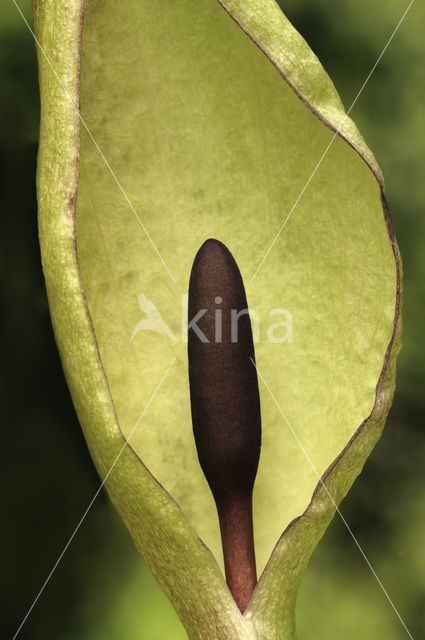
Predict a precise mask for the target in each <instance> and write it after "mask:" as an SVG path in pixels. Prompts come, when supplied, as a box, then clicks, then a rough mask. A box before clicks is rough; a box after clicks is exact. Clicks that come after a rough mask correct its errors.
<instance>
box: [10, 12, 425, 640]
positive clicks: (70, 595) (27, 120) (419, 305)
mask: <svg viewBox="0 0 425 640" xmlns="http://www.w3.org/2000/svg"><path fill="white" fill-rule="evenodd" d="M280 5H281V6H282V8H283V9H284V10H285V13H286V14H287V16H288V17H289V19H290V20H291V21H292V22H293V24H294V25H295V26H296V27H297V29H298V30H299V31H300V32H301V33H302V34H303V36H304V37H305V38H306V40H307V41H308V42H309V43H310V45H311V47H312V48H313V50H314V51H315V52H316V53H317V55H318V56H319V58H320V59H321V61H322V63H323V64H324V66H325V68H326V69H327V71H328V73H329V74H330V76H331V78H332V79H333V80H334V83H335V85H336V87H337V89H338V91H339V92H340V95H341V97H342V99H343V102H344V104H345V106H346V108H349V107H350V106H351V104H352V102H353V100H354V98H355V97H356V95H357V93H358V91H359V89H360V87H361V86H362V84H363V82H364V81H365V80H366V78H367V75H368V74H369V72H370V70H371V69H372V67H373V65H374V64H375V62H376V60H377V57H378V55H379V54H380V53H381V51H382V49H383V48H384V46H385V44H386V43H387V41H388V39H389V37H390V36H391V34H392V32H393V30H394V28H395V26H396V24H397V22H398V21H399V19H400V18H401V16H402V14H403V12H404V10H405V9H406V7H407V5H408V2H407V0H403V1H402V0H385V1H384V0H376V1H375V2H374V3H373V4H371V3H370V2H369V1H368V0H343V2H341V0H320V1H318V2H313V1H312V0H281V1H280ZM19 6H20V7H21V9H22V10H23V12H24V14H25V16H26V17H27V18H28V20H29V21H30V24H31V10H30V2H28V1H27V0H25V1H23V0H21V1H20V3H19ZM424 23H425V7H424V6H423V5H421V4H420V3H415V4H414V5H413V7H412V9H411V11H410V13H409V14H408V16H407V18H406V20H405V22H404V23H403V24H402V26H401V28H400V30H399V32H398V33H397V34H396V35H395V37H394V40H393V41H392V42H391V44H390V45H389V47H388V50H387V51H386V53H385V55H384V56H383V58H382V60H381V62H380V63H379V65H378V67H377V69H376V70H375V72H374V74H373V76H372V78H371V79H370V81H369V83H368V84H367V86H366V87H365V89H364V91H363V92H362V94H361V96H360V98H359V99H358V101H357V103H356V105H355V107H354V108H353V111H352V113H351V115H352V117H353V118H354V120H355V121H356V122H357V124H358V125H359V127H360V130H361V131H362V133H363V135H364V136H365V138H366V140H367V142H368V144H369V146H370V147H371V148H372V149H373V150H374V152H375V154H376V157H377V159H378V162H379V163H380V164H381V166H382V168H383V171H384V174H385V176H386V181H387V197H388V201H389V205H390V210H391V213H392V217H393V223H394V227H395V231H396V235H397V238H398V241H399V244H400V247H401V252H402V256H403V260H404V272H405V301H404V325H405V330H404V350H403V351H402V354H401V357H400V361H399V377H398V390H397V393H396V399H395V402H394V406H393V409H392V411H391V413H390V418H389V421H388V424H387V427H386V430H385V432H384V436H383V438H382V440H381V442H380V443H379V445H378V446H377V448H376V449H375V451H374V453H373V455H372V457H371V458H370V460H369V461H368V463H367V464H366V467H365V470H364V472H363V474H362V475H361V476H360V478H359V479H358V480H357V481H356V483H355V485H354V487H353V489H352V490H351V492H350V494H349V496H348V497H347V499H346V500H345V501H344V502H343V504H342V508H341V511H342V513H343V515H344V517H345V519H346V520H347V522H348V523H349V524H350V527H351V528H352V531H353V533H354V535H355V536H356V538H357V539H358V541H359V544H360V545H361V547H362V548H363V550H364V552H365V553H366V555H367V557H368V558H369V560H370V562H371V564H372V565H373V567H374V570H375V571H376V573H377V575H378V576H379V577H380V579H381V580H382V583H383V585H384V586H385V588H386V589H387V591H388V594H389V595H390V597H391V599H392V600H393V602H394V604H395V606H396V607H397V609H398V611H399V613H400V615H401V616H402V618H403V620H404V621H405V623H406V625H407V627H408V629H409V631H410V633H411V634H412V636H413V637H414V638H423V637H425V611H424V609H425V607H424V605H425V547H424V542H423V541H424V540H425V464H424V463H425V429H424V426H423V425H424V416H425V394H424V391H423V390H424V388H425V372H424V369H425V368H424V362H425V345H424V340H423V326H424V317H425V296H424V293H423V282H424V281H425V260H424V254H423V246H424V236H425V217H424V216H423V215H422V214H423V210H424V205H425V195H424V189H423V175H422V174H423V167H424V166H425V122H424V111H423V104H424V103H425V46H424V41H423V24H424ZM0 81H1V88H2V100H1V102H0V149H1V161H2V170H1V172H0V179H1V189H0V198H1V212H2V217H1V224H2V238H3V248H2V259H1V270H2V276H3V278H2V280H3V300H2V301H3V314H2V317H3V327H4V328H3V335H4V336H6V339H5V340H4V342H3V359H2V361H3V363H4V367H3V379H4V384H3V385H2V390H3V397H2V406H3V413H4V420H3V424H4V427H3V431H4V440H5V446H4V447H3V456H2V458H3V459H2V475H3V478H2V487H3V491H2V512H3V526H2V532H1V534H2V540H1V548H2V551H3V558H2V578H3V579H2V591H1V601H2V604H3V616H2V617H3V621H2V625H3V629H2V631H3V633H2V636H3V637H8V638H12V637H13V636H14V634H15V632H16V630H17V629H18V627H19V625H20V623H21V621H22V619H23V618H24V616H25V614H26V613H27V611H28V608H29V607H30V605H31V603H32V602H33V600H34V598H35V597H36V595H37V593H38V592H39V591H40V589H41V587H42V585H43V582H44V581H45V579H46V578H47V576H48V574H49V572H50V570H51V569H52V567H53V566H54V564H55V562H56V560H57V558H58V556H59V554H60V553H61V551H62V550H63V548H64V546H65V544H66V543H67V541H68V539H69V536H70V535H71V533H72V531H73V530H74V529H75V527H76V526H77V524H78V522H79V521H80V519H81V517H82V515H83V513H84V511H85V509H86V508H87V506H88V505H89V503H90V501H91V499H92V497H93V496H94V494H95V492H96V490H97V489H98V486H99V479H98V477H97V475H96V472H95V471H94V468H93V465H92V463H91V461H90V458H89V455H88V452H87V449H86V446H85V443H84V440H83V437H82V435H81V430H80V428H79V425H78V422H77V419H76V417H75V413H74V410H73V407H72V403H71V400H70V397H69V393H68V391H67V387H66V385H65V382H64V379H63V375H62V372H61V367H60V362H59V359H58V355H57V352H56V347H55V345H54V341H53V335H52V330H51V324H50V319H49V314H48V308H47V302H46V296H45V290H44V284H43V278H42V274H41V266H40V255H39V249H38V243H37V228H36V198H35V184H34V176H35V166H36V153H37V134H38V118H39V104H38V90H37V71H36V58H35V49H34V43H33V41H32V38H31V34H30V33H29V31H28V29H27V27H26V26H25V24H24V22H23V20H22V18H21V17H20V15H19V13H18V12H17V10H16V7H15V6H14V5H13V2H12V0H0ZM298 627H299V638H300V640H309V639H312V638H314V640H325V639H326V640H331V639H333V638H339V637H344V638H345V639H346V640H354V639H356V640H357V639H358V638H365V639H366V638H373V639H374V640H384V639H385V640H399V639H400V640H401V639H403V638H406V637H408V636H407V633H406V631H405V630H404V629H403V626H402V624H401V622H400V621H399V619H398V618H397V615H396V613H395V612H394V610H393V609H392V607H391V605H390V603H389V602H388V600H387V599H386V597H385V595H384V593H383V591H382V589H381V588H380V587H379V584H378V583H377V581H376V579H375V577H374V576H373V574H372V572H371V571H370V569H369V567H368V566H367V564H366V562H365V560H364V559H363V557H362V555H361V554H360V551H359V549H358V548H357V547H356V545H355V543H354V541H353V539H352V538H351V536H350V534H349V533H348V531H347V529H346V528H345V526H344V524H343V522H342V521H341V519H340V518H339V517H338V516H336V517H335V519H334V521H333V523H332V525H331V527H330V529H329V530H328V532H327V534H326V535H325V537H324V539H323V541H322V542H321V543H320V545H319V547H318V549H317V551H316V552H315V553H314V555H313V558H312V561H311V564H310V567H309V569H308V571H307V573H306V576H305V578H304V580H303V583H302V586H301V590H300V596H299V602H298ZM185 637H186V636H185V633H184V631H183V629H182V627H181V625H180V623H179V621H178V620H177V618H176V615H175V613H174V611H173V609H172V608H171V606H170V605H169V604H168V601H167V600H166V598H165V596H164V595H163V594H162V592H161V591H160V590H159V588H158V586H157V585H156V583H155V581H154V580H153V578H152V576H151V575H150V573H149V571H148V570H147V568H146V567H145V566H144V564H143V562H142V560H141V559H140V557H139V555H138V554H137V552H136V551H135V549H134V548H133V545H132V542H131V540H130V538H129V536H128V534H127V532H126V531H125V529H124V527H123V525H122V524H121V522H120V520H119V518H118V517H117V515H116V514H115V512H114V510H113V508H112V507H111V505H110V504H109V502H108V500H107V498H106V496H105V494H104V493H102V494H101V495H100V496H99V497H98V498H97V500H96V501H95V503H94V505H93V507H92V509H91V510H90V512H89V513H88V515H87V517H86V519H85V520H84V522H83V524H82V525H81V528H80V529H79V530H78V532H77V533H76V535H75V538H74V539H73V540H72V542H71V544H70V545H69V548H68V549H67V551H66V553H65V554H64V556H63V558H62V560H61V562H60V563H59V565H58V567H57V569H56V570H55V572H54V574H53V576H52V578H51V580H50V581H49V583H48V585H47V586H46V589H45V590H44V591H43V593H42V594H41V596H40V598H39V600H38V601H37V603H36V604H35V606H34V609H33V610H32V611H31V614H30V616H29V617H28V619H27V621H26V623H25V625H24V626H23V627H22V630H21V631H20V634H19V638H21V639H22V640H25V638H31V639H32V640H38V639H39V638H40V639H41V638H43V640H44V639H45V638H58V639H60V640H77V639H78V640H115V639H117V640H118V639H119V640H136V638H137V639H138V640H165V639H167V640H183V639H184V638H185Z"/></svg>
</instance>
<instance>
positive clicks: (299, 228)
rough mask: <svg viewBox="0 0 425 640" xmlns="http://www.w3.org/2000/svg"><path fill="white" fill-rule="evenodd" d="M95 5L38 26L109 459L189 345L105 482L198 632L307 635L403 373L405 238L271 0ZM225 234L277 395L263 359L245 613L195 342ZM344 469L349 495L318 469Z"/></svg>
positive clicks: (75, 385) (67, 284)
mask: <svg viewBox="0 0 425 640" xmlns="http://www.w3.org/2000/svg"><path fill="white" fill-rule="evenodd" d="M83 4H84V3H82V2H80V1H78V2H77V1H76V0H68V1H67V2H64V1H62V0H61V1H55V2H54V1H53V0H49V1H47V0H45V1H43V2H42V1H39V2H36V3H35V26H36V34H37V37H38V39H39V41H40V44H41V45H42V47H43V49H44V51H45V53H46V55H47V56H48V58H49V60H50V61H51V62H52V64H53V66H54V68H55V71H56V72H57V74H58V76H59V78H60V80H61V83H62V86H61V84H60V83H59V82H58V79H57V78H56V77H55V75H54V74H53V72H52V70H51V68H50V67H49V65H48V63H47V61H46V58H45V57H44V55H43V54H42V53H40V52H39V64H40V85H41V100H42V122H41V140H40V153H39V169H38V198H39V207H40V240H41V246H42V255H43V267H44V272H45V277H46V283H47V289H48V295H49V302H50V306H51V312H52V318H53V323H54V328H55V333H56V337H57V341H58V345H59V349H60V352H61V356H62V360H63V364H64V369H65V372H66V376H67V379H68V382H69V386H70V388H71V392H72V395H73V399H74V403H75V406H76V408H77V411H78V415H79V418H80V421H81V424H82V426H83V429H84V433H85V436H86V439H87V442H88V444H89V447H90V451H91V453H92V456H93V459H94V461H95V463H96V466H97V468H98V470H99V473H100V476H101V477H102V479H103V478H104V477H105V476H106V474H107V473H108V472H109V470H110V468H111V466H112V465H113V464H114V462H115V460H116V458H117V456H118V455H119V454H120V452H121V450H122V448H123V445H124V443H125V439H126V438H127V437H128V436H129V435H130V434H131V433H132V431H133V428H134V426H135V424H136V423H137V421H138V419H139V417H140V415H141V414H142V413H143V411H144V409H145V407H146V406H147V405H148V404H149V403H150V400H151V398H152V394H154V392H155V390H156V389H157V387H158V385H159V383H160V381H161V380H162V378H163V376H164V374H165V372H166V371H167V370H168V367H170V364H171V363H172V364H171V367H170V368H169V370H168V373H167V375H166V377H165V379H164V380H163V382H162V384H161V385H160V387H159V388H158V389H157V391H156V395H155V397H154V398H153V400H152V402H151V403H150V404H149V406H148V408H147V410H146V411H145V413H144V415H143V418H142V419H141V421H140V423H139V425H138V427H137V429H136V430H135V431H134V433H133V435H132V437H131V440H130V443H129V444H128V445H127V446H126V447H125V448H124V450H123V451H122V453H121V455H120V457H119V459H118V461H117V462H116V464H115V466H114V468H113V470H112V472H111V473H110V475H109V476H108V478H107V482H106V486H107V489H108V491H109V494H110V496H111V498H112V500H113V502H114V504H115V505H116V507H117V509H118V511H119V512H120V514H121V516H122V518H123V520H124V521H125V522H126V524H127V526H128V528H129V530H130V532H131V534H132V536H133V538H134V540H135V543H136V545H137V547H138V549H139V550H140V551H141V553H142V554H143V556H144V558H145V559H146V561H147V563H148V564H149V566H150V567H151V569H152V571H153V573H154V574H155V576H156V578H157V579H158V581H159V583H160V584H161V586H162V587H163V589H164V591H165V592H166V593H167V595H168V597H169V598H170V600H171V601H172V603H173V605H174V606H175V608H176V610H177V611H178V613H179V615H180V617H181V619H182V621H183V623H184V625H185V627H186V629H187V631H188V633H189V636H190V638H193V639H195V638H202V639H203V640H214V639H220V640H221V639H223V640H224V639H229V640H230V639H232V640H234V638H241V639H244V640H245V639H251V638H252V639H254V638H258V639H260V638H261V640H265V639H267V640H278V639H279V640H281V639H282V640H283V639H284V640H293V638H294V637H295V621H294V608H295V597H296V591H297V587H298V583H299V580H300V577H301V575H302V572H303V570H304V568H305V565H306V564H307V561H308V559H309V557H310V554H311V552H312V550H313V549H314V547H315V545H316V544H317V542H318V540H319V539H320V537H321V536H322V535H323V532H324V531H325V529H326V526H327V524H328V523H329V521H330V519H331V518H332V516H333V513H334V511H335V504H338V503H339V502H340V500H341V499H342V498H343V497H344V495H345V494H346V492H347V491H348V489H349V487H350V486H351V484H352V482H353V480H354V478H355V477H356V475H357V474H358V473H359V472H360V470H361V468H362V466H363V464H364V461H365V460H366V458H367V456H368V454H369V453H370V451H371V449H372V448H373V446H374V444H375V443H376V441H377V439H378V438H379V435H380V433H381V430H382V427H383V423H384V420H385V417H386V414H387V411H388V408H389V405H390V402H391V398H392V393H393V388H394V378H395V356H396V354H397V352H398V349H399V343H400V336H399V333H400V322H399V315H398V308H399V258H398V252H397V248H396V244H395V241H394V240H393V237H392V231H391V227H390V225H389V221H388V216H387V212H386V209H385V202H384V200H383V199H382V189H383V183H382V176H381V172H380V170H379V167H378V165H377V163H376V161H375V159H374V157H373V155H372V153H371V152H370V150H369V149H368V148H367V146H366V145H365V143H364V141H363V139H362V138H361V136H360V134H359V132H358V131H357V129H356V127H355V125H354V124H353V122H352V121H351V120H350V119H349V118H346V116H345V113H344V110H343V107H342V105H341V102H340V100H339V98H338V95H337V94H336V92H335V89H334V87H333V85H332V83H331V81H330V80H329V78H328V77H327V75H326V73H325V72H324V70H323V68H322V67H321V65H320V63H319V62H318V60H317V58H316V57H315V56H314V54H313V53H312V52H311V51H310V49H309V48H308V46H307V45H306V43H305V42H304V40H303V39H302V38H301V37H300V35H299V34H298V33H297V32H296V31H295V30H294V29H293V27H292V26H291V25H290V24H289V23H288V21H287V20H286V19H285V17H284V16H283V14H282V13H281V11H280V10H279V8H278V7H277V5H276V4H275V3H274V2H273V1H272V0H262V1H261V2H259V1H257V0H245V1H242V0H239V1H237V0H234V1H229V2H223V3H219V2H218V1H217V0H182V1H181V2H178V3H175V2H171V1H170V0H161V2H147V1H145V0H143V1H140V0H139V1H138V2H126V3H116V2H111V1H109V0H108V1H107V2H100V1H98V0H89V1H88V2H86V3H85V6H84V7H83ZM220 4H222V5H223V6H220ZM223 8H224V9H226V11H225V10H224V9H223ZM83 9H84V13H85V15H84V22H83V21H82V11H83ZM232 18H234V19H232ZM248 34H249V35H250V36H251V38H250V37H248ZM80 53H81V55H80ZM300 98H301V99H300ZM79 102H80V104H81V114H82V117H83V119H84V122H85V123H86V125H87V127H88V128H89V130H90V132H91V133H92V135H93V136H94V139H95V140H96V143H97V145H98V147H96V145H95V144H94V142H93V140H92V139H91V137H90V136H89V135H88V133H87V131H86V130H85V128H84V126H82V125H80V122H79V119H78V114H77V111H76V108H75V105H76V104H78V103H79ZM339 128H340V129H341V135H339V136H337V137H336V138H335V140H334V141H333V143H332V144H331V146H330V147H329V150H328V152H327V154H326V156H325V158H324V159H323V161H322V163H321V165H320V167H319V169H318V171H317V172H316V173H315V175H314V177H313V178H312V180H311V182H310V184H309V186H308V188H307V189H306V191H305V192H304V194H303V196H302V198H301V199H300V200H299V203H298V204H297V207H296V209H295V210H294V212H293V214H292V216H291V218H290V220H289V221H288V223H287V224H286V226H285V228H284V229H283V231H282V233H281V235H280V236H279V238H278V240H277V242H276V244H275V245H274V246H273V249H272V250H271V251H270V254H269V255H268V257H267V260H266V261H265V262H264V264H263V266H262V268H261V269H260V270H259V271H258V274H257V275H256V276H255V278H254V279H252V276H253V275H254V273H255V272H256V269H257V267H258V265H259V264H260V262H261V260H262V258H263V256H264V255H265V253H266V251H267V249H268V248H269V246H270V244H271V242H272V240H273V238H274V237H275V236H276V234H277V232H278V231H279V229H280V227H281V226H282V224H283V222H284V221H285V219H286V217H287V215H288V213H289V212H290V211H291V209H292V207H293V205H294V203H295V202H296V201H297V198H298V196H299V195H300V193H301V191H302V189H303V187H304V186H305V184H306V182H307V180H308V179H309V177H310V176H311V174H312V172H313V171H314V169H315V167H316V166H317V163H318V162H319V160H320V158H321V157H322V155H323V153H324V151H325V150H326V148H327V147H328V145H329V143H330V142H331V140H332V138H333V136H334V131H335V130H337V129H339ZM99 149H100V150H101V152H102V153H103V154H104V157H105V158H106V159H107V162H108V163H109V165H110V168H111V169H112V171H113V173H114V175H115V176H116V178H117V180H118V181H119V184H120V185H121V186H122V188H123V190H124V192H125V193H126V194H127V196H128V198H129V201H130V202H131V204H132V205H133V207H134V211H133V210H132V209H131V208H130V206H129V202H128V201H127V200H126V199H125V198H124V196H123V193H122V191H121V190H120V188H119V186H118V185H117V182H116V181H115V179H114V177H113V176H112V174H111V171H110V169H109V168H108V166H107V165H106V164H105V162H104V160H103V159H102V157H101V155H100V153H99ZM135 212H137V215H138V216H139V217H140V220H142V222H143V225H144V227H145V229H146V230H147V231H148V233H149V234H150V238H151V240H152V241H153V243H154V244H155V246H156V248H157V250H158V251H159V253H160V255H161V256H162V258H163V259H164V260H165V262H166V265H167V267H168V269H169V271H170V272H171V274H172V277H171V275H170V273H169V272H168V271H167V269H166V268H165V266H164V264H163V262H162V261H161V259H160V258H159V256H158V254H157V252H156V251H155V250H154V248H153V245H152V242H151V240H150V239H149V238H148V237H147V235H146V233H145V232H144V229H143V228H142V226H141V224H140V221H139V220H138V219H137V217H136V215H135ZM208 237H217V238H219V239H220V240H221V241H222V242H224V243H225V244H226V245H227V246H228V247H229V249H230V250H231V251H232V253H233V255H234V256H235V258H236V260H237V262H238V265H239V267H240V269H241V272H242V275H243V277H244V281H245V285H246V288H247V296H248V301H249V305H250V308H251V309H253V310H255V312H256V313H257V314H258V317H259V319H260V329H261V332H260V342H259V343H257V344H256V360H257V365H258V369H259V372H260V374H261V377H263V379H264V381H265V383H266V384H267V385H268V387H269V389H270V391H271V393H272V394H273V396H272V395H271V394H270V392H269V391H268V390H267V388H266V386H265V384H263V383H262V382H261V380H260V393H261V405H262V422H263V446H262V452H261V460H260V467H259V471H258V476H257V480H256V485H255V490H254V527H255V537H256V552H257V559H258V569H259V571H260V572H261V571H263V570H264V571H263V574H262V576H261V579H260V581H259V584H258V586H257V589H256V591H255V593H254V597H253V600H252V601H251V603H250V605H249V607H248V609H247V611H246V613H245V616H243V617H242V616H241V615H240V613H239V611H238V609H237V607H236V605H235V603H234V602H233V599H232V598H231V596H230V594H229V591H228V589H227V586H226V584H225V581H224V578H223V576H222V572H221V570H220V568H219V565H218V564H217V562H218V563H220V564H222V559H221V551H220V540H219V531H218V524H217V517H216V513H215V509H214V506H213V499H212V497H211V495H210V492H209V489H208V486H207V483H206V481H205V479H204V477H203V475H202V472H201V470H200V467H199V463H198V460H197V456H196V450H195V444H194V442H193V437H192V429H191V420H190V404H189V386H188V376H187V355H186V348H187V345H186V344H185V343H184V342H183V341H182V339H181V335H182V327H181V317H182V296H183V295H184V294H185V293H186V291H187V286H188V279H189V273H190V266H191V263H192V261H193V258H194V255H195V253H196V251H197V249H198V248H199V246H200V245H201V244H202V242H203V241H204V240H205V239H206V238H208ZM173 279H174V281H175V282H174V281H173ZM139 294H143V295H144V296H145V297H146V299H147V300H149V301H151V302H152V303H153V304H154V305H155V307H156V308H157V309H158V310H159V312H160V313H161V316H162V318H163V319H164V321H165V322H166V323H167V325H168V327H169V328H170V332H171V334H172V335H173V336H174V337H175V338H176V339H173V337H172V336H170V335H165V334H163V333H157V332H153V331H139V332H137V333H136V334H135V335H134V336H133V339H131V340H130V338H131V337H132V335H133V333H134V329H135V327H136V325H137V323H138V322H139V321H140V320H141V318H143V317H144V316H143V313H142V312H141V310H140V308H139V306H138V295H139ZM276 309H285V310H288V311H289V312H290V313H291V315H292V318H293V334H292V342H290V341H288V340H287V341H285V342H282V343H273V342H270V341H268V340H267V336H266V331H265V328H266V327H267V326H268V325H269V324H270V321H269V320H267V319H269V318H270V312H271V311H273V310H276ZM273 398H274V399H275V401H276V402H275V401H274V399H273ZM279 407H280V409H281V411H280V410H279ZM293 432H294V433H295V434H296V436H297V438H298V440H299V442H297V439H296V438H295V437H294V435H293ZM300 443H301V444H302V447H303V448H304V451H303V450H302V448H301V447H300ZM349 443H350V444H349ZM306 454H307V456H306ZM308 458H309V459H310V460H309V459H308ZM313 467H314V468H313ZM325 473H326V480H325V482H326V487H327V489H328V491H329V493H330V495H331V496H332V499H333V501H334V502H335V504H334V503H333V502H332V501H331V500H330V499H329V497H328V494H327V492H326V490H325V489H324V488H323V486H322V485H321V484H320V483H319V485H318V476H317V474H319V475H320V476H322V475H323V474H325ZM313 493H314V498H313V500H312V495H313ZM302 514H303V515H302ZM300 516H301V517H300ZM284 530H285V534H284V535H283V536H282V532H283V531H284ZM198 536H199V537H198ZM281 536H282V537H281ZM278 541H279V542H278ZM205 545H207V546H205ZM210 550H211V552H212V553H211V552H210ZM215 558H216V559H217V560H216V559H215ZM266 565H267V566H266Z"/></svg>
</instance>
